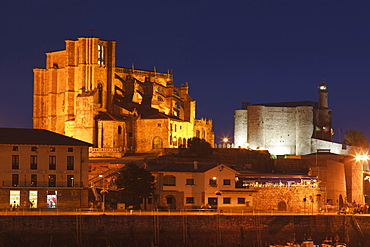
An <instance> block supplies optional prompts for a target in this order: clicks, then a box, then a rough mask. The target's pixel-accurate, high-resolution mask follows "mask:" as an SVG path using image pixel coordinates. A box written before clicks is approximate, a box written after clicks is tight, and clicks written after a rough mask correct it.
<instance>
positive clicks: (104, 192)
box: [99, 174, 108, 213]
mask: <svg viewBox="0 0 370 247" xmlns="http://www.w3.org/2000/svg"><path fill="white" fill-rule="evenodd" d="M99 178H103V175H101V174H100V175H99ZM107 193H108V191H107V190H106V189H105V179H104V178H103V189H102V190H101V191H100V194H102V195H103V202H102V205H101V209H102V211H103V213H104V212H105V194H107Z"/></svg>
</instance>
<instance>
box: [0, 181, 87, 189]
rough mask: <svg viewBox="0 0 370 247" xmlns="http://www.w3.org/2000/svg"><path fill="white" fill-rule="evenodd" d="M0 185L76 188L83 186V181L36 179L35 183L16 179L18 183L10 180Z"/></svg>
mask: <svg viewBox="0 0 370 247" xmlns="http://www.w3.org/2000/svg"><path fill="white" fill-rule="evenodd" d="M51 185H54V186H51ZM1 186H2V187H14V188H37V187H42V188H45V187H49V188H51V187H52V188H54V187H62V188H65V187H69V188H78V187H83V182H74V183H72V184H67V182H56V183H50V184H49V182H44V181H38V182H36V183H31V182H30V181H18V183H16V182H12V181H2V183H1Z"/></svg>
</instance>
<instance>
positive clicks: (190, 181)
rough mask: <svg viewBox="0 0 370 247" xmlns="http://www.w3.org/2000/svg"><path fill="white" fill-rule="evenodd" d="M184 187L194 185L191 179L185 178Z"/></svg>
mask: <svg viewBox="0 0 370 247" xmlns="http://www.w3.org/2000/svg"><path fill="white" fill-rule="evenodd" d="M186 185H194V179H193V178H187V179H186Z"/></svg>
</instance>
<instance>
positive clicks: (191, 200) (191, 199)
mask: <svg viewBox="0 0 370 247" xmlns="http://www.w3.org/2000/svg"><path fill="white" fill-rule="evenodd" d="M186 203H187V204H194V197H186Z"/></svg>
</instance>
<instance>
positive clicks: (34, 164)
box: [30, 155, 37, 170]
mask: <svg viewBox="0 0 370 247" xmlns="http://www.w3.org/2000/svg"><path fill="white" fill-rule="evenodd" d="M30 163H31V164H30V165H31V166H30V169H31V170H37V155H31V162H30Z"/></svg>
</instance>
